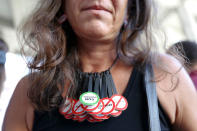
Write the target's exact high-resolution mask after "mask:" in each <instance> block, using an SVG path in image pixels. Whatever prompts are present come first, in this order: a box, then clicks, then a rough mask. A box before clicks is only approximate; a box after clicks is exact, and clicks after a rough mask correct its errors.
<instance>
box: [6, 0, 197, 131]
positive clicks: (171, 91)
mask: <svg viewBox="0 0 197 131" xmlns="http://www.w3.org/2000/svg"><path fill="white" fill-rule="evenodd" d="M150 6H152V3H151V1H150V0H65V1H63V0H56V1H55V0H41V1H40V7H39V8H38V9H37V11H36V12H35V13H34V14H33V15H32V16H31V17H30V19H29V20H28V22H27V23H26V25H25V26H24V29H23V33H24V38H25V42H26V44H29V46H30V47H31V48H32V49H33V50H34V51H35V52H36V55H35V57H34V59H33V60H32V62H31V63H30V68H31V69H32V73H31V74H30V75H29V76H27V77H25V78H23V79H22V80H21V81H20V82H19V84H18V85H17V87H16V90H15V92H14V94H13V97H12V100H11V102H10V104H9V107H8V109H7V113H6V116H5V120H4V126H3V131H12V130H14V131H17V130H19V131H27V130H36V131H37V130H47V131H54V130H58V131H61V130H73V131H74V130H86V131H88V130H121V129H123V130H125V131H126V130H138V131H140V130H148V129H149V125H148V114H147V108H148V107H147V103H146V94H145V92H144V88H143V87H144V84H143V82H142V81H143V77H144V73H143V72H142V71H141V70H142V69H143V68H142V66H143V65H144V63H149V64H152V66H153V68H154V75H155V80H154V81H156V85H157V88H156V89H157V95H158V99H159V110H160V113H159V115H160V124H161V128H162V130H170V129H174V130H187V131H195V130H197V125H196V124H193V123H196V122H197V112H196V109H197V94H196V92H195V89H194V85H193V84H192V81H191V80H190V79H189V77H188V75H187V73H186V71H185V70H184V69H183V68H181V65H180V64H179V63H178V61H177V60H175V59H174V58H172V57H170V56H167V55H165V54H163V55H154V54H155V53H152V48H153V47H154V48H155V47H156V45H154V42H153V41H152V39H151V38H152V37H151V36H152V35H151V32H149V31H150V29H151V28H150V27H149V22H150V21H149V19H150V17H151V16H150V11H151V9H150ZM117 56H118V57H117ZM154 56H155V57H154ZM112 63H114V64H112ZM109 68H110V72H111V75H112V77H113V80H114V83H115V87H116V89H117V92H118V94H120V95H123V96H125V97H126V99H127V101H128V104H129V105H128V108H127V109H126V110H125V111H124V112H123V113H122V114H121V115H120V116H118V117H117V118H109V119H108V120H105V121H103V122H101V123H98V122H97V123H90V122H88V121H84V122H82V123H79V122H74V121H72V120H68V119H65V118H64V116H62V115H61V114H60V113H59V112H58V108H59V107H60V105H61V103H62V101H63V100H64V99H65V98H66V97H67V96H72V95H73V94H74V93H73V91H76V90H77V88H75V87H77V86H76V81H77V82H78V79H75V78H76V75H77V73H76V70H78V69H79V70H82V72H89V73H90V72H93V73H94V72H103V71H106V70H107V69H109ZM162 74H164V75H162ZM161 75H162V76H164V77H162V79H161ZM70 85H71V86H72V87H71V88H69V87H70ZM27 94H28V96H27Z"/></svg>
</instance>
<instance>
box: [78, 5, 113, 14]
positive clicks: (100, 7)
mask: <svg viewBox="0 0 197 131" xmlns="http://www.w3.org/2000/svg"><path fill="white" fill-rule="evenodd" d="M89 10H95V11H106V12H109V13H112V11H110V10H108V9H107V8H105V7H103V6H97V5H93V6H89V7H86V8H83V9H82V11H89Z"/></svg>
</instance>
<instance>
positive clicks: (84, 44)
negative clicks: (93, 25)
mask: <svg viewBox="0 0 197 131" xmlns="http://www.w3.org/2000/svg"><path fill="white" fill-rule="evenodd" d="M78 51H79V56H80V66H81V69H82V71H84V72H101V71H104V70H106V69H108V68H109V67H110V66H111V65H112V63H113V61H114V60H115V58H116V56H117V53H116V44H115V42H95V41H83V40H80V41H79V42H78Z"/></svg>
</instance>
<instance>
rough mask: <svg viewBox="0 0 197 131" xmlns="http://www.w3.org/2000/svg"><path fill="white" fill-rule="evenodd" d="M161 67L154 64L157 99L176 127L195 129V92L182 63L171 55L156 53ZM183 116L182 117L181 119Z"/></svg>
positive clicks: (196, 128) (196, 117)
mask: <svg viewBox="0 0 197 131" xmlns="http://www.w3.org/2000/svg"><path fill="white" fill-rule="evenodd" d="M158 60H159V61H160V62H161V63H160V64H161V65H162V67H163V68H160V67H158V66H156V65H153V66H154V72H155V79H156V81H157V82H156V83H157V94H158V98H159V101H160V103H161V105H162V107H163V108H164V110H165V112H166V114H167V115H168V116H169V118H170V120H171V123H172V124H173V125H175V127H176V128H178V127H179V126H180V127H181V128H182V129H184V130H186V129H187V130H197V125H195V126H192V125H191V124H192V123H193V122H197V112H196V109H197V93H196V90H195V87H194V84H193V83H192V81H191V79H190V77H189V75H188V73H187V72H186V70H185V69H184V67H183V65H182V64H181V63H180V62H179V61H178V60H177V59H176V58H174V57H173V56H170V55H167V54H160V55H158ZM183 118H184V119H183Z"/></svg>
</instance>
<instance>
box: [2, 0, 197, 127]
mask: <svg viewBox="0 0 197 131" xmlns="http://www.w3.org/2000/svg"><path fill="white" fill-rule="evenodd" d="M37 1H38V0H0V38H3V39H4V40H5V42H6V43H7V44H8V46H9V52H8V53H7V55H6V59H7V61H6V64H5V72H6V81H5V83H4V88H3V91H2V93H1V95H0V127H1V124H2V121H3V117H4V114H5V111H6V108H7V105H8V102H9V100H10V97H11V95H12V93H13V91H14V88H15V86H16V84H17V82H18V81H19V80H20V79H21V77H23V76H24V75H26V74H27V73H28V69H27V67H26V63H25V61H24V60H23V58H22V57H21V55H20V46H19V44H18V40H17V36H16V30H17V27H18V26H19V24H20V23H21V21H23V20H24V18H26V17H27V16H28V14H29V13H30V12H31V11H32V9H33V8H34V6H35V5H36V2H37ZM155 1H156V5H157V14H158V17H159V20H158V23H159V26H160V27H161V28H162V29H163V31H164V32H165V33H166V40H167V41H166V43H167V46H170V45H171V44H173V43H176V42H178V41H181V40H186V39H187V40H192V41H197V0H155ZM0 131H1V129H0Z"/></svg>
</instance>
